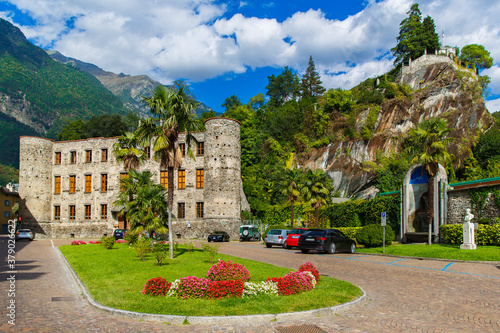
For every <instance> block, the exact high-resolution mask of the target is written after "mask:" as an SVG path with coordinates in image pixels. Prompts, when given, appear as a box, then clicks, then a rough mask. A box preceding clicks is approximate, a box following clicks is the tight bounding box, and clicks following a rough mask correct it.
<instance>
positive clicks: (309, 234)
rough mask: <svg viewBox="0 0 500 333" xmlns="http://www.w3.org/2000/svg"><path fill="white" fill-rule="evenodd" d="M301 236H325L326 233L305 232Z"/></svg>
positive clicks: (319, 231) (321, 231) (322, 231)
mask: <svg viewBox="0 0 500 333" xmlns="http://www.w3.org/2000/svg"><path fill="white" fill-rule="evenodd" d="M306 231H307V232H305V233H304V234H303V235H304V236H308V237H309V236H314V237H315V236H326V231H325V230H306Z"/></svg>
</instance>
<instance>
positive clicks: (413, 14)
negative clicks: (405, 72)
mask: <svg viewBox="0 0 500 333" xmlns="http://www.w3.org/2000/svg"><path fill="white" fill-rule="evenodd" d="M406 14H408V17H407V18H405V19H404V20H403V21H401V23H400V24H399V36H398V37H397V38H396V40H397V42H398V43H397V45H396V47H394V48H392V49H391V52H392V55H393V56H394V57H396V59H394V65H395V66H399V65H401V64H404V63H405V62H408V60H409V59H416V58H417V57H419V56H421V55H422V54H423V53H424V50H425V48H423V45H422V43H421V37H422V36H421V35H422V22H421V20H422V13H421V12H420V9H419V8H418V4H413V5H412V6H411V8H410V10H409V11H408V12H407V13H406Z"/></svg>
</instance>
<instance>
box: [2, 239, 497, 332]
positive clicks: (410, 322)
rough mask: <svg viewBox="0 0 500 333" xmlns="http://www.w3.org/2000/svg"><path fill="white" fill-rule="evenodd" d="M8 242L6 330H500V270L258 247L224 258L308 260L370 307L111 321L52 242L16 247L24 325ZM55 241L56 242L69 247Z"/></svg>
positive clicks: (230, 250)
mask: <svg viewBox="0 0 500 333" xmlns="http://www.w3.org/2000/svg"><path fill="white" fill-rule="evenodd" d="M6 242H7V238H6V237H0V254H1V262H0V267H1V270H0V307H1V309H2V310H1V311H0V312H1V320H0V331H2V332H274V333H277V332H279V330H281V329H283V328H286V327H290V328H292V327H297V326H301V325H313V326H315V327H317V328H318V331H321V330H322V331H325V332H467V331H468V332H500V264H499V265H497V266H496V265H490V264H478V263H450V262H447V261H428V260H415V259H404V258H391V257H373V256H367V255H362V254H356V255H350V254H334V255H318V254H307V255H304V254H301V253H300V252H299V251H295V250H288V251H286V250H282V249H280V248H272V249H267V248H265V246H263V245H262V244H258V243H246V242H245V243H238V242H231V243H224V244H221V247H220V252H222V253H227V254H232V255H235V256H239V257H244V258H248V259H254V260H259V261H262V262H268V263H271V264H275V265H278V266H282V267H288V268H291V269H297V268H298V266H299V265H300V264H302V263H304V262H306V261H309V262H312V263H313V264H314V265H316V266H317V267H318V268H319V270H320V272H321V273H322V274H324V275H328V276H333V277H336V278H339V279H342V280H347V281H350V282H352V283H354V284H356V285H358V286H360V287H361V288H363V289H364V290H365V291H366V292H367V301H366V302H364V303H363V304H362V305H360V306H358V307H355V308H354V309H351V310H349V311H347V312H345V313H342V314H340V315H335V316H327V317H318V318H314V319H308V320H291V321H277V322H256V323H252V322H248V323H244V324H225V323H223V322H221V323H220V324H217V325H183V326H175V325H170V324H168V323H160V322H151V321H141V320H136V319H128V318H122V317H120V316H116V315H111V314H108V313H105V312H101V311H100V310H98V309H96V308H94V307H92V306H90V305H89V304H88V303H87V302H86V301H85V300H84V299H83V297H82V296H81V292H80V290H79V289H78V287H77V285H76V283H75V281H74V279H73V278H72V277H71V274H70V273H69V271H68V270H67V268H66V267H65V266H64V265H63V262H62V260H61V258H60V257H59V254H58V252H57V249H56V248H53V247H52V243H51V241H50V240H35V241H34V242H18V243H16V269H17V273H16V274H15V275H16V295H15V304H16V321H15V323H16V325H15V326H12V325H10V324H9V323H8V322H7V321H8V320H9V318H8V317H7V314H8V309H7V305H8V304H9V303H8V302H9V300H10V299H11V298H10V297H9V296H8V290H9V282H8V281H7V278H8V277H9V275H10V274H9V273H8V271H9V269H8V267H7V266H6V259H7V243H6ZM68 243H69V240H55V241H54V244H55V245H56V246H57V245H61V244H68Z"/></svg>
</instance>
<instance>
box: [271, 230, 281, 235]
mask: <svg viewBox="0 0 500 333" xmlns="http://www.w3.org/2000/svg"><path fill="white" fill-rule="evenodd" d="M268 234H269V235H281V230H279V229H272V230H269V232H268Z"/></svg>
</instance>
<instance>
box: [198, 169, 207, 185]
mask: <svg viewBox="0 0 500 333" xmlns="http://www.w3.org/2000/svg"><path fill="white" fill-rule="evenodd" d="M204 182H205V170H203V169H199V170H196V188H203V184H204Z"/></svg>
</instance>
